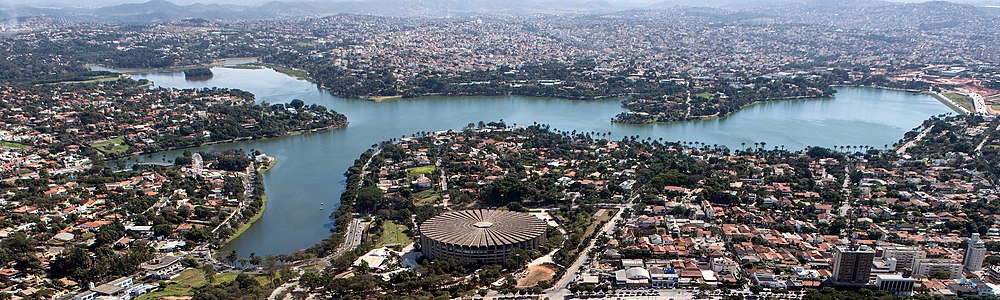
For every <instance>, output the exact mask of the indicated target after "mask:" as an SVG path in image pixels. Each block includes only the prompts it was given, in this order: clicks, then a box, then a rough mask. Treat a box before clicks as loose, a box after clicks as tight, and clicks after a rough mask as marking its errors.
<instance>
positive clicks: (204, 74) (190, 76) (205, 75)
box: [184, 68, 214, 80]
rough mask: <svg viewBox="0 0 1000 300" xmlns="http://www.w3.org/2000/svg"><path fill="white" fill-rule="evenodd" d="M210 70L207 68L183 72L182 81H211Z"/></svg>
mask: <svg viewBox="0 0 1000 300" xmlns="http://www.w3.org/2000/svg"><path fill="white" fill-rule="evenodd" d="M213 75H214V74H212V70H211V69H209V68H194V69H187V70H184V79H187V80H208V79H212V76H213Z"/></svg>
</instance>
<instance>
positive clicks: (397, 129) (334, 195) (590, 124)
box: [132, 67, 952, 256]
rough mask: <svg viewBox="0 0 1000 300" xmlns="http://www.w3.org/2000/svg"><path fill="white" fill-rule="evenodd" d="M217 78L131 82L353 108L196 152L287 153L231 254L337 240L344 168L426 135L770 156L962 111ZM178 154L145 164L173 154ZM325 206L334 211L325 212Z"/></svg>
mask: <svg viewBox="0 0 1000 300" xmlns="http://www.w3.org/2000/svg"><path fill="white" fill-rule="evenodd" d="M212 71H213V72H214V74H215V76H214V77H213V78H211V79H209V80H205V81H187V80H185V79H184V74H183V73H148V74H133V75H132V76H133V78H136V79H149V80H151V81H153V82H154V83H155V84H156V85H157V86H163V87H176V88H202V87H222V88H236V89H242V90H246V91H249V92H252V93H254V94H255V95H257V100H258V101H267V102H270V103H279V102H281V103H283V102H288V101H291V100H292V99H302V100H303V101H305V102H306V103H307V104H311V103H316V104H320V105H324V106H326V107H328V108H330V109H333V110H336V111H338V112H340V113H343V114H345V115H347V118H348V121H350V125H348V126H347V127H346V128H343V129H336V130H331V131H325V132H317V133H307V134H301V135H294V136H288V137H282V138H276V139H267V140H257V141H245V142H236V143H229V144H218V145H211V146H205V147H201V148H198V149H191V150H192V151H203V152H204V151H213V150H223V149H233V148H243V149H247V150H249V149H256V150H261V151H263V152H265V153H267V154H268V155H271V156H274V157H277V158H278V164H277V165H276V166H275V167H274V168H272V169H271V170H270V171H269V172H268V173H266V174H265V175H264V184H265V187H266V189H267V195H268V198H269V199H270V200H269V202H268V205H267V210H266V211H265V212H264V216H263V218H261V220H260V221H258V222H257V223H255V224H254V225H253V226H252V227H251V228H250V229H249V230H248V231H247V232H245V233H244V234H243V235H242V236H240V237H239V238H237V239H235V240H234V241H233V242H231V243H230V244H228V245H226V247H225V249H224V250H223V251H229V249H235V250H237V251H238V252H239V254H240V255H241V256H246V255H249V254H250V253H256V254H257V255H260V256H264V255H275V254H286V253H291V252H292V251H296V250H299V249H304V248H308V247H309V246H311V245H313V244H315V243H317V242H319V241H320V240H322V239H323V238H326V237H327V236H329V234H330V231H329V229H330V228H329V226H330V224H332V222H331V220H330V219H329V215H330V213H331V212H332V211H334V210H335V209H336V208H337V205H338V204H339V199H340V194H341V193H342V192H343V191H344V188H345V178H344V175H343V174H344V171H346V170H347V168H348V167H349V166H350V165H351V164H353V162H354V160H355V159H357V157H358V156H359V155H360V154H361V153H362V152H364V150H366V149H368V148H369V147H371V146H372V145H373V144H376V143H378V142H380V141H384V140H388V139H390V138H398V137H400V136H403V135H409V134H412V133H415V132H419V131H437V130H447V129H456V130H458V129H461V128H463V127H465V126H466V125H467V124H469V123H478V122H479V121H486V122H489V121H496V120H500V119H503V120H504V121H505V122H507V123H508V124H512V123H516V124H531V123H532V122H537V123H540V124H549V125H552V128H554V129H558V130H567V131H572V130H576V131H578V132H590V131H597V132H611V133H612V135H613V137H614V138H615V139H620V138H622V137H624V136H632V135H638V136H640V137H642V138H643V139H644V138H646V137H651V138H653V139H659V138H663V139H664V140H665V141H698V142H704V143H706V144H707V145H713V144H718V145H726V146H729V147H730V148H734V149H736V148H740V147H741V143H746V145H748V146H752V145H753V144H754V143H755V142H766V143H767V148H769V149H770V148H773V147H774V146H782V145H783V146H785V147H786V148H787V149H792V150H796V149H802V148H805V147H806V146H823V147H832V146H834V145H870V146H874V147H876V148H881V147H882V146H883V145H885V144H889V145H890V146H891V145H892V144H893V143H895V142H896V141H898V140H899V139H900V138H901V137H902V135H903V133H905V132H906V131H908V130H910V129H912V128H914V127H916V126H918V125H920V123H921V122H923V120H925V119H927V118H928V117H930V116H933V115H939V114H944V113H950V112H952V111H951V110H950V109H949V108H947V107H946V106H945V105H943V104H942V103H941V102H938V100H936V99H934V98H933V97H931V96H928V95H923V94H912V93H908V92H900V91H890V90H882V89H871V88H849V87H842V88H837V95H836V96H835V97H832V98H821V99H808V100H788V101H775V102H765V103H759V104H756V105H751V106H748V107H746V108H744V109H743V110H741V111H739V112H737V113H735V114H732V115H730V116H729V117H726V118H721V119H707V120H697V121H688V122H680V123H670V124H653V125H624V124H613V123H611V122H610V120H611V118H612V117H614V116H615V115H616V114H618V113H619V112H621V111H622V110H623V108H622V107H621V103H620V102H619V101H618V100H600V101H573V100H563V99H548V98H529V97H519V96H509V97H425V98H416V99H400V100H392V101H385V102H380V103H376V102H371V101H366V100H350V99H343V98H337V97H334V96H332V95H330V94H329V93H327V92H325V91H323V90H321V89H319V88H317V86H316V85H315V84H312V83H310V82H307V81H303V80H298V79H295V78H292V77H288V76H286V75H284V74H281V73H278V72H275V71H273V70H270V69H233V68H224V67H216V68H212ZM180 152H181V151H167V152H163V153H157V154H153V155H152V157H147V156H143V157H142V158H143V159H148V160H155V161H160V160H162V159H163V158H164V157H166V158H167V159H173V157H175V156H177V155H179V153H180ZM321 203H324V204H325V207H324V209H322V210H321V209H320V208H321V205H320V204H321Z"/></svg>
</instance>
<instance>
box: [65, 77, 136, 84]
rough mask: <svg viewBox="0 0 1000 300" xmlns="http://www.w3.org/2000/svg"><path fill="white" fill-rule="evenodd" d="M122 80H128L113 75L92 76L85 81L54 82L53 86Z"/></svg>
mask: <svg viewBox="0 0 1000 300" xmlns="http://www.w3.org/2000/svg"><path fill="white" fill-rule="evenodd" d="M122 78H128V75H121V76H118V75H113V76H94V77H90V79H86V80H75V81H74V80H70V81H61V82H56V83H54V84H74V83H99V82H109V81H117V80H119V79H122Z"/></svg>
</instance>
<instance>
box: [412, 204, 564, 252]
mask: <svg viewBox="0 0 1000 300" xmlns="http://www.w3.org/2000/svg"><path fill="white" fill-rule="evenodd" d="M547 229H548V225H546V224H545V221H542V220H540V219H538V218H536V217H534V216H532V215H529V214H525V213H519V212H511V211H502V210H489V209H478V210H462V211H453V212H446V213H443V214H441V215H438V216H436V217H433V218H431V219H430V220H427V221H425V222H424V223H423V224H420V247H421V248H422V250H423V253H424V255H425V256H427V257H428V258H432V259H448V258H452V259H457V260H463V259H471V260H475V261H478V262H481V263H498V262H503V261H504V260H505V259H507V255H509V254H510V252H512V251H514V250H515V249H527V250H533V249H537V248H538V247H540V246H541V245H543V244H545V239H546V236H545V232H546V230H547Z"/></svg>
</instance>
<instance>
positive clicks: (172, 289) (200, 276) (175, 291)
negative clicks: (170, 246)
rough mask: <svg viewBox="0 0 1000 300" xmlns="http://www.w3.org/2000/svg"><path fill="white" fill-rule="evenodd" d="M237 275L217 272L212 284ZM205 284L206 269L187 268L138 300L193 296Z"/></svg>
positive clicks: (262, 281) (230, 279)
mask: <svg viewBox="0 0 1000 300" xmlns="http://www.w3.org/2000/svg"><path fill="white" fill-rule="evenodd" d="M237 275H238V274H236V273H222V274H216V275H215V278H212V284H221V283H227V282H230V281H233V280H236V276H237ZM258 277H259V278H258ZM254 279H257V281H259V282H261V284H267V282H268V279H267V278H266V276H254ZM205 284H208V281H207V280H206V278H205V272H204V271H202V270H201V269H187V270H184V271H183V272H181V275H180V276H177V278H174V279H171V280H170V281H167V284H166V285H165V286H164V287H163V288H162V289H160V290H158V291H155V292H152V293H149V294H145V295H142V296H140V297H139V298H136V300H153V299H159V298H160V297H170V296H191V295H192V293H193V290H194V289H195V288H197V287H201V286H204V285H205ZM161 286H163V285H161Z"/></svg>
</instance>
